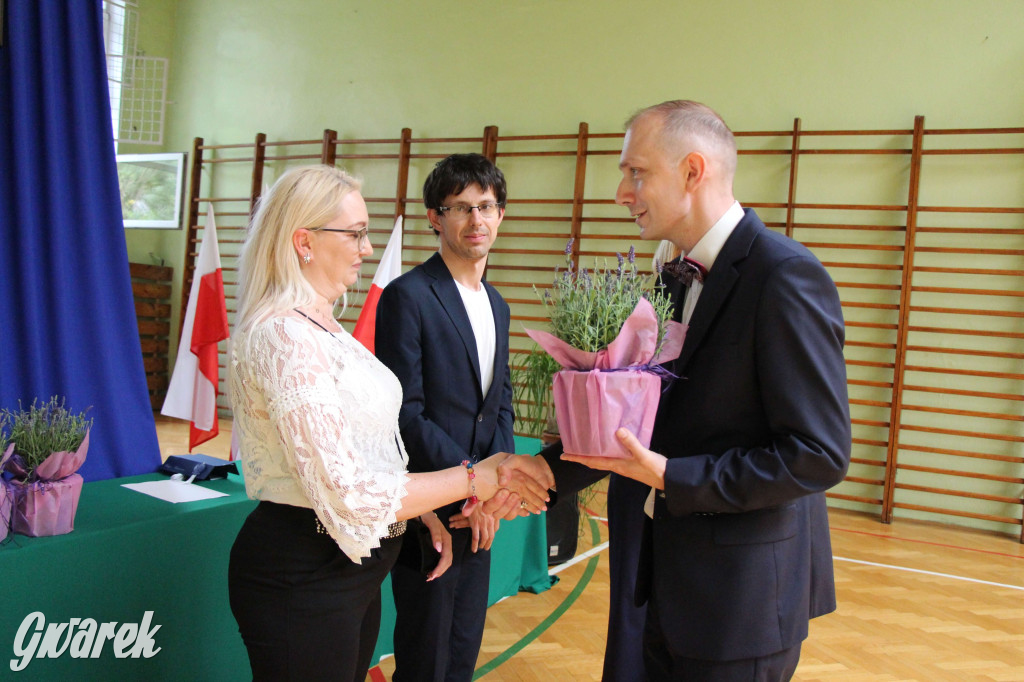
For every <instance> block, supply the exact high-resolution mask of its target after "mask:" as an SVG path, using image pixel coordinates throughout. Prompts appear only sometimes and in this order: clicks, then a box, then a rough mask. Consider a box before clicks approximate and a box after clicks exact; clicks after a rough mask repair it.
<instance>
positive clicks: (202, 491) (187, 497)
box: [121, 480, 228, 502]
mask: <svg viewBox="0 0 1024 682" xmlns="http://www.w3.org/2000/svg"><path fill="white" fill-rule="evenodd" d="M121 486H122V487H124V488H128V489H129V490H134V491H136V492H140V493H143V494H144V495H150V496H151V497H155V498H157V499H160V500H166V501H167V502H195V501H196V500H211V499H213V498H215V497H227V496H228V494H227V493H222V492H218V491H216V490H210V489H209V488H203V487H202V486H198V485H193V484H191V483H186V482H185V481H170V480H169V481H146V482H145V483H122V484H121Z"/></svg>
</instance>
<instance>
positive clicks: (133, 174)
mask: <svg viewBox="0 0 1024 682" xmlns="http://www.w3.org/2000/svg"><path fill="white" fill-rule="evenodd" d="M117 180H118V183H119V184H120V186H121V214H122V216H123V217H124V226H125V227H159V228H171V229H177V228H179V227H181V206H182V201H183V199H184V188H185V154H184V152H175V153H171V154H118V155H117Z"/></svg>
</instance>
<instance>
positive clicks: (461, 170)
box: [423, 154, 507, 211]
mask: <svg viewBox="0 0 1024 682" xmlns="http://www.w3.org/2000/svg"><path fill="white" fill-rule="evenodd" d="M470 185H478V186H479V187H480V189H482V190H484V191H487V190H489V189H490V190H493V191H494V198H495V200H496V201H497V202H498V206H501V207H502V208H505V199H506V197H507V190H506V188H505V174H504V173H502V172H501V170H500V169H499V168H498V167H497V166H495V165H494V163H492V162H491V160H490V159H488V158H487V157H486V156H483V155H482V154H452V155H451V156H449V157H447V158H445V159H442V160H441V161H438V162H437V165H435V166H434V170H432V171H430V175H428V176H427V180H426V182H424V183H423V203H424V205H426V207H427V208H432V209H434V210H435V211H436V210H437V209H439V208H441V206H442V205H443V203H444V200H445V199H447V198H448V197H449V196H451V195H453V194H459V193H460V192H462V190H464V189H466V188H467V187H469V186H470Z"/></svg>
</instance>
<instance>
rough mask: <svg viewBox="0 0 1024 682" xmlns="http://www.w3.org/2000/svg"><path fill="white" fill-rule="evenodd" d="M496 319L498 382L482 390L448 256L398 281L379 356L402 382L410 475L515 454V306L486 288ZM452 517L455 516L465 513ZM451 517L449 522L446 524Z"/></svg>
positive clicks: (382, 315)
mask: <svg viewBox="0 0 1024 682" xmlns="http://www.w3.org/2000/svg"><path fill="white" fill-rule="evenodd" d="M483 286H484V288H485V289H486V290H487V294H488V297H489V298H490V301H491V311H492V313H493V315H494V333H495V352H494V379H493V380H492V381H491V387H490V390H488V392H487V395H484V394H483V391H482V389H481V385H480V359H479V355H478V353H477V347H476V338H475V337H474V336H473V327H472V326H471V324H470V322H469V316H468V315H467V313H466V308H465V306H464V305H463V303H462V296H461V295H460V294H459V291H458V289H457V287H456V285H455V280H454V279H453V278H452V275H451V273H450V272H449V271H448V266H447V265H445V263H444V261H443V260H442V259H441V255H440V254H434V255H433V256H431V257H430V258H429V259H428V260H427V261H426V262H425V263H422V264H420V265H418V266H416V267H415V268H413V269H412V270H410V271H409V272H407V273H405V274H404V275H402V276H401V277H398V278H397V279H395V280H394V281H392V282H390V283H389V284H388V285H387V286H386V287H384V291H383V292H382V293H381V297H380V301H379V302H378V304H377V325H376V332H375V336H374V345H375V347H376V353H377V357H378V358H379V359H380V360H381V362H383V363H384V364H385V365H387V366H388V368H390V369H391V371H392V372H394V373H395V376H397V377H398V380H399V381H400V382H401V383H402V409H401V412H400V413H399V417H398V425H399V428H400V429H401V432H402V440H403V441H404V443H405V447H406V450H407V451H408V453H409V471H411V472H424V471H437V470H439V469H445V468H447V467H452V466H457V465H459V464H460V463H461V462H462V461H463V460H464V459H471V460H473V461H479V460H480V459H483V458H485V457H487V456H489V455H492V454H494V453H495V452H514V448H515V443H514V441H513V435H512V422H513V419H514V416H513V413H512V379H511V376H510V373H509V366H508V339H509V336H508V332H509V307H508V304H507V303H506V302H505V300H504V299H503V298H502V297H501V294H499V293H498V291H497V290H496V289H495V288H494V287H492V286H491V285H490V284H488V283H487V282H483ZM450 507H451V508H450V509H448V510H447V511H448V512H450V513H454V511H455V510H456V509H458V507H457V506H454V505H452V506H450ZM443 518H447V516H445V517H443Z"/></svg>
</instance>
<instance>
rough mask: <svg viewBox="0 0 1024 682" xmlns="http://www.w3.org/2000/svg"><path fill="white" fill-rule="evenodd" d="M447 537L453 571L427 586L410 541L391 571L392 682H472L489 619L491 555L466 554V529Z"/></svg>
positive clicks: (408, 539) (469, 541) (468, 536)
mask: <svg viewBox="0 0 1024 682" xmlns="http://www.w3.org/2000/svg"><path fill="white" fill-rule="evenodd" d="M451 534H452V555H453V557H452V565H451V568H449V569H448V570H447V571H446V572H445V574H444V575H442V576H441V577H440V578H437V579H436V580H433V581H431V582H429V583H428V582H427V581H426V578H424V577H423V574H422V573H421V572H420V570H419V559H418V557H419V554H418V547H417V546H416V545H417V543H416V542H415V538H413V537H412V536H411V535H407V536H406V538H405V544H406V545H407V547H406V548H405V549H403V550H402V560H400V561H399V562H398V563H397V564H396V565H395V567H394V569H392V571H391V589H392V591H393V592H394V595H395V611H396V620H395V674H394V678H393V679H394V682H469V681H470V680H472V679H473V672H474V670H475V669H476V659H477V655H478V654H479V653H480V643H481V641H482V640H483V636H484V622H485V621H486V619H487V592H488V587H489V585H490V576H491V552H490V551H489V550H487V551H484V550H480V551H478V552H477V553H476V554H474V553H473V552H472V551H470V546H471V544H472V538H473V533H472V531H471V530H470V529H468V528H461V529H456V530H452V531H451ZM409 553H411V554H412V556H408V554H409ZM413 557H415V560H413ZM407 558H408V559H409V560H408V561H406V559H407Z"/></svg>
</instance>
